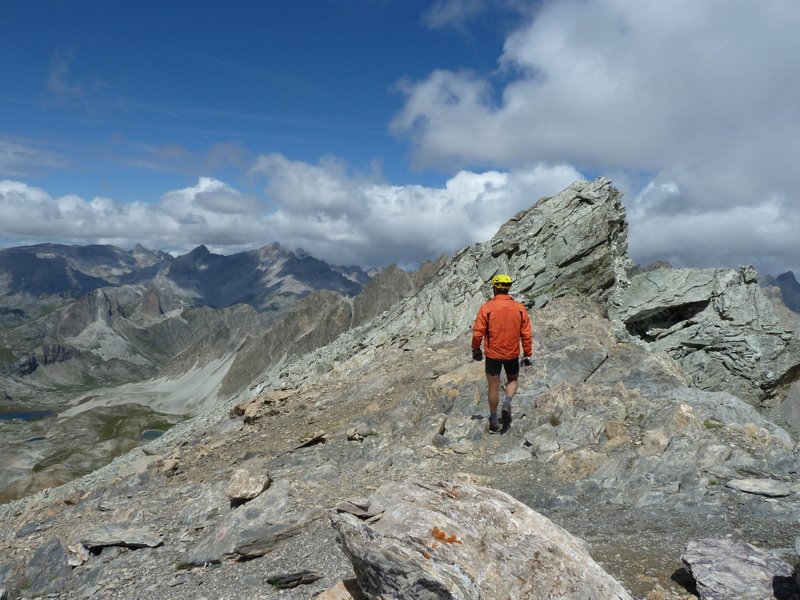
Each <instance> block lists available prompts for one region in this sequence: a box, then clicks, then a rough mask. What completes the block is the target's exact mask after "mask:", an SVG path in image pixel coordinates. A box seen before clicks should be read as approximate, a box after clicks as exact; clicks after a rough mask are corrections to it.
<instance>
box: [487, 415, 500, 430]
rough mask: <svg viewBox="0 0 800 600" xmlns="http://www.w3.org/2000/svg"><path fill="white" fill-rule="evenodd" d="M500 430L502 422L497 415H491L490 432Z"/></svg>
mask: <svg viewBox="0 0 800 600" xmlns="http://www.w3.org/2000/svg"><path fill="white" fill-rule="evenodd" d="M498 431H500V423H498V421H497V417H494V418H491V417H489V433H497V432H498Z"/></svg>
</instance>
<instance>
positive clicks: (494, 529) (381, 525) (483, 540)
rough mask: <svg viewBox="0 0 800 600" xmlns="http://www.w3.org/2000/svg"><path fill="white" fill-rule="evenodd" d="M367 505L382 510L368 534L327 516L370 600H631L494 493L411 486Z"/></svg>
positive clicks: (395, 486)
mask: <svg viewBox="0 0 800 600" xmlns="http://www.w3.org/2000/svg"><path fill="white" fill-rule="evenodd" d="M372 499H373V500H374V501H375V502H377V503H379V504H381V505H383V506H385V507H386V510H385V512H384V514H383V517H382V518H381V519H380V520H378V521H377V522H375V523H374V524H373V525H372V526H370V525H369V524H367V523H365V522H363V521H360V520H358V519H357V518H356V517H354V516H352V515H350V514H347V513H336V512H333V513H331V515H330V519H331V523H332V525H333V527H334V529H336V531H337V533H338V538H337V540H338V541H339V544H340V546H341V548H342V551H343V552H344V553H345V555H347V557H348V558H349V559H350V561H351V563H352V564H353V569H354V570H355V573H356V577H357V579H358V583H359V587H360V588H361V590H362V592H363V593H364V594H365V595H366V596H367V597H368V598H385V599H387V600H388V599H394V598H397V599H400V598H420V599H428V598H430V599H444V598H452V599H456V598H526V599H529V600H535V599H538V598H542V599H544V598H550V599H554V598H564V599H566V598H574V599H575V600H578V599H581V600H584V599H585V598H604V599H608V600H611V599H619V600H622V599H625V600H628V599H630V598H631V596H630V595H629V594H628V592H627V591H626V590H625V589H624V588H623V587H622V586H621V585H620V584H619V583H617V582H616V581H615V580H614V579H613V578H612V577H611V576H609V575H608V574H607V573H605V572H604V571H603V570H602V569H601V568H600V567H599V566H598V565H597V564H596V563H595V562H594V561H593V560H592V558H591V557H590V556H589V554H588V553H587V551H586V549H585V547H584V545H583V544H582V543H581V542H580V541H579V540H578V539H577V538H575V537H573V536H572V535H570V534H569V533H567V532H566V531H565V530H563V529H561V528H560V527H558V526H557V525H555V524H553V523H552V522H551V521H550V520H549V519H547V518H545V517H543V516H542V515H540V514H538V513H536V512H535V511H533V510H531V509H530V508H528V507H527V506H525V505H524V504H521V503H520V502H518V501H516V500H514V499H513V498H511V497H510V496H508V495H507V494H504V493H502V492H499V491H497V490H493V489H490V488H485V487H480V486H475V485H471V484H466V483H464V484H458V483H447V482H443V483H437V484H431V483H426V482H423V481H421V480H412V481H407V482H402V483H387V484H384V485H383V486H381V487H380V488H379V489H378V490H377V491H376V492H375V494H374V495H373V497H372Z"/></svg>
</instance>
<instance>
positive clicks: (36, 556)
mask: <svg viewBox="0 0 800 600" xmlns="http://www.w3.org/2000/svg"><path fill="white" fill-rule="evenodd" d="M71 575H72V567H70V566H69V553H68V552H67V549H66V548H65V547H64V545H63V544H62V543H61V541H60V540H59V539H57V538H54V539H52V540H50V541H49V542H47V543H46V544H44V545H42V546H40V547H39V548H38V549H37V550H36V552H34V553H33V556H32V557H31V559H30V560H29V561H28V564H27V565H26V566H25V573H24V579H23V580H22V581H21V582H20V584H19V585H17V586H15V587H18V588H20V589H24V590H25V595H26V596H29V597H30V596H39V595H45V594H53V593H58V592H60V591H61V590H62V589H63V588H64V586H65V585H66V584H67V582H68V581H69V579H70V577H71Z"/></svg>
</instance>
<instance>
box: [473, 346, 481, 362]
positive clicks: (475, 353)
mask: <svg viewBox="0 0 800 600" xmlns="http://www.w3.org/2000/svg"><path fill="white" fill-rule="evenodd" d="M472 360H483V352H481V349H480V348H475V349H474V350H473V351H472Z"/></svg>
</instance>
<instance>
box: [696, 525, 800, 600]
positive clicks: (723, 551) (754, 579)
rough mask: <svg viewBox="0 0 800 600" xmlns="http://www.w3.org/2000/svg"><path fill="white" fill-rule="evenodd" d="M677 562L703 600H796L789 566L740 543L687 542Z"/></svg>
mask: <svg viewBox="0 0 800 600" xmlns="http://www.w3.org/2000/svg"><path fill="white" fill-rule="evenodd" d="M681 560H682V561H683V564H684V565H686V568H687V569H688V570H689V572H690V573H691V574H692V576H693V577H694V579H695V581H696V582H697V592H698V594H700V598H702V599H703V600H729V599H730V598H747V599H749V600H762V599H763V600H773V599H774V598H782V599H785V600H790V599H795V598H800V588H798V585H797V581H796V580H795V577H794V569H793V568H792V566H791V565H790V564H789V563H787V562H785V561H783V560H781V559H779V558H778V557H777V556H775V555H774V554H772V553H770V552H766V551H764V550H761V549H760V548H756V547H755V546H753V545H751V544H748V543H746V542H743V541H740V540H735V539H730V538H725V539H702V540H697V541H692V542H689V544H688V545H687V546H686V551H685V552H684V553H683V555H682V556H681Z"/></svg>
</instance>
